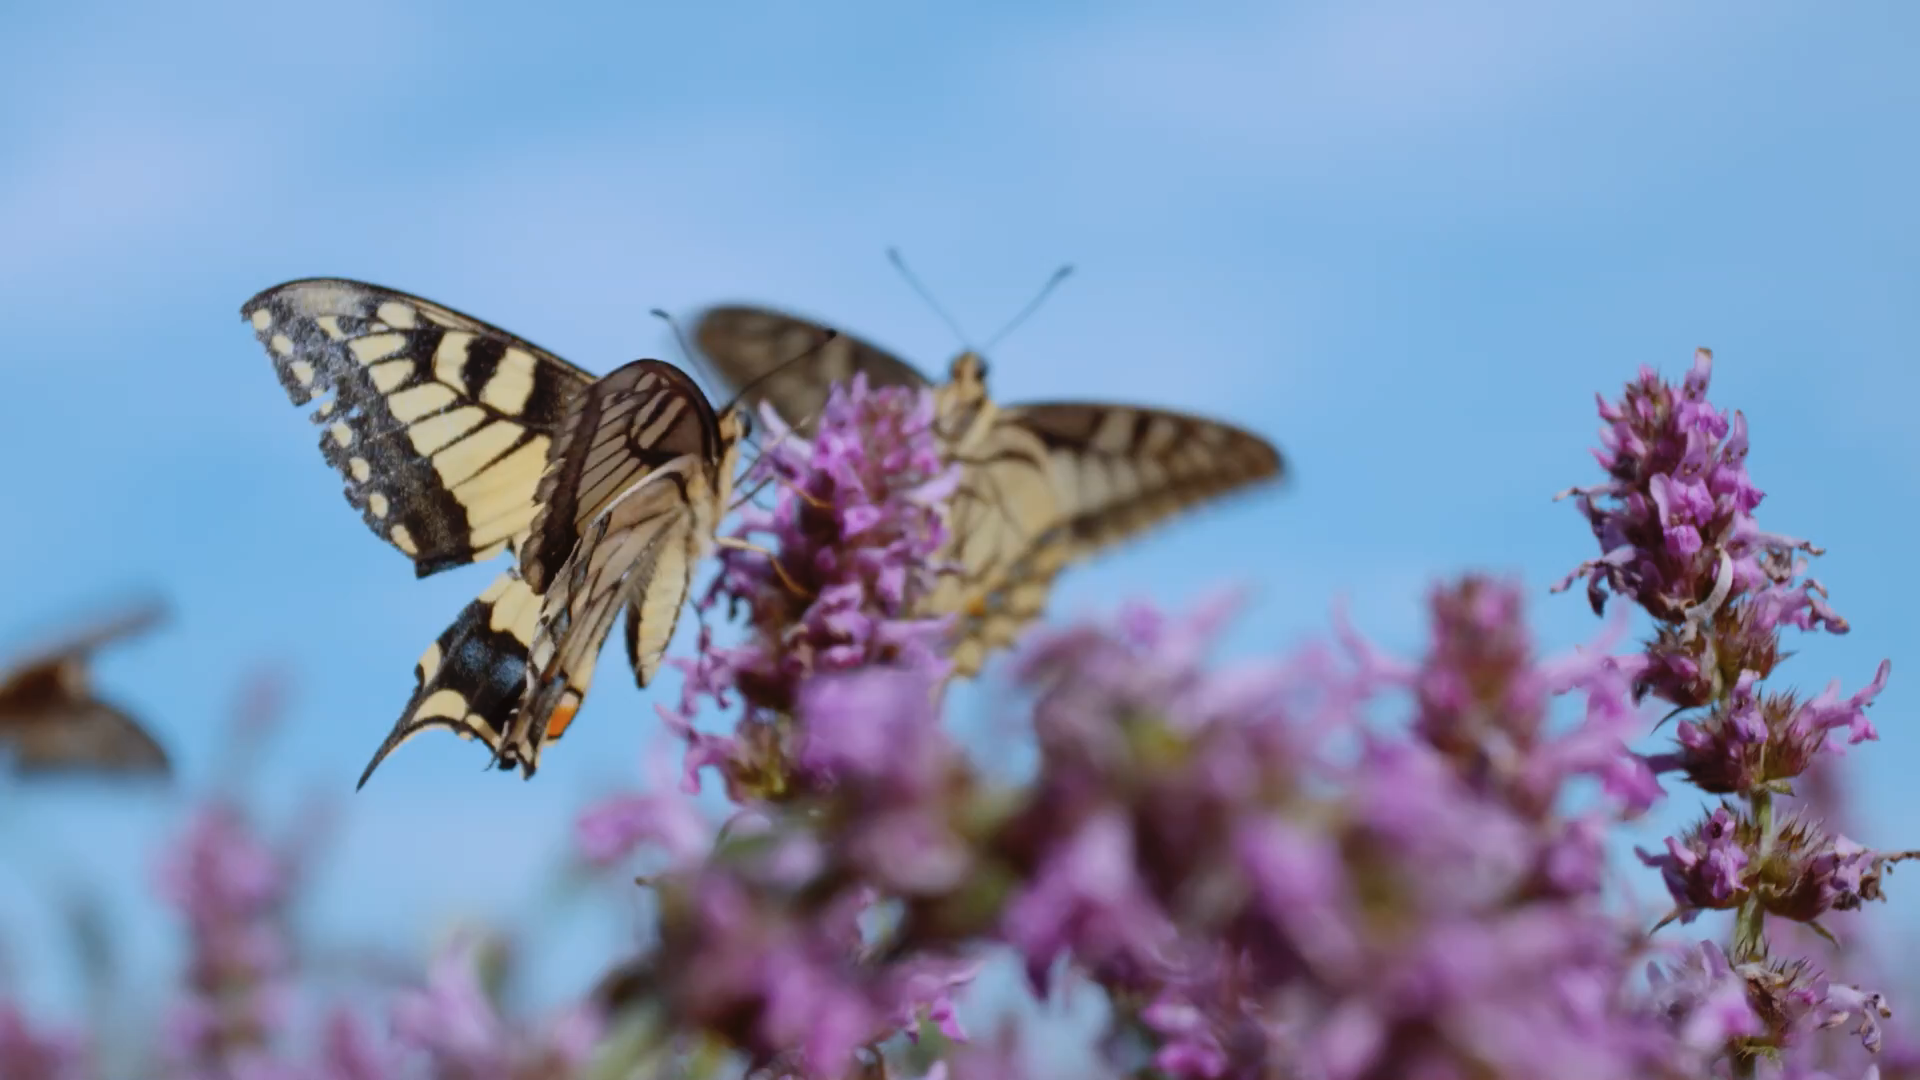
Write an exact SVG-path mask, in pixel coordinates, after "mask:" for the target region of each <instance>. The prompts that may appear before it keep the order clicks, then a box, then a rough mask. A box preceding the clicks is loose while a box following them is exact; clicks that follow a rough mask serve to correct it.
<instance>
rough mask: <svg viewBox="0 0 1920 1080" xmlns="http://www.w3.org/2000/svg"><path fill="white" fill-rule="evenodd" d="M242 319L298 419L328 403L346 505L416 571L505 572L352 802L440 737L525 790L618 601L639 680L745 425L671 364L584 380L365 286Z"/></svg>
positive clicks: (431, 672)
mask: <svg viewBox="0 0 1920 1080" xmlns="http://www.w3.org/2000/svg"><path fill="white" fill-rule="evenodd" d="M240 313H241V316H242V317H243V318H245V319H246V320H247V321H248V322H249V323H250V324H251V325H252V327H253V330H254V334H255V336H256V337H258V338H259V340H260V343H261V344H262V345H263V346H265V347H266V350H267V353H268V355H269V356H270V357H271V358H272V360H273V364H274V369H275V371H276V372H278V374H279V376H280V382H281V385H282V386H283V387H285V389H286V391H287V394H288V396H289V397H290V398H291V399H292V400H293V403H294V404H296V405H305V404H307V403H309V402H313V401H315V400H316V399H319V404H318V406H317V407H316V408H315V410H314V412H313V417H312V418H313V421H314V423H316V424H318V425H320V426H321V428H322V432H321V436H320V449H321V452H322V454H323V455H324V456H325V457H326V459H327V460H328V461H329V462H330V463H332V464H333V466H334V468H335V469H337V470H339V472H340V473H341V475H342V476H343V477H344V478H345V480H346V496H347V501H348V502H349V503H351V504H352V505H353V506H354V507H355V508H357V509H359V510H360V512H361V518H362V520H364V521H365V522H366V524H367V526H368V527H369V528H371V529H372V530H373V531H374V533H375V534H376V535H378V536H380V537H381V538H382V539H385V540H386V541H387V542H388V543H390V544H392V545H393V546H394V547H396V548H398V549H399V550H400V552H401V553H402V554H404V555H406V556H407V557H408V558H409V559H411V560H412V561H413V564H414V573H415V574H416V575H417V576H419V577H426V576H427V575H429V574H434V573H438V572H439V571H442V570H445V569H447V568H449V567H454V566H461V565H465V564H467V563H473V562H485V561H488V560H491V559H493V558H494V557H496V556H498V555H499V554H501V553H502V552H506V551H511V552H513V553H514V555H515V561H514V563H513V564H512V565H509V566H508V567H507V569H506V570H505V571H504V572H503V573H502V574H501V575H500V576H499V577H498V578H495V579H494V581H493V584H491V585H489V586H488V587H487V589H486V590H485V591H484V592H482V593H481V594H480V596H479V597H478V598H477V599H475V600H474V601H473V602H472V603H470V604H468V605H467V607H466V608H465V610H463V611H462V612H461V613H460V615H459V617H458V618H456V619H455V620H454V622H453V625H452V626H450V627H448V628H447V630H446V631H445V632H444V633H442V634H441V635H440V637H439V638H438V639H437V640H436V641H435V642H434V643H433V644H432V645H429V646H428V647H427V650H426V652H425V653H424V654H422V655H421V657H420V660H419V662H418V664H417V665H416V666H415V672H414V677H415V689H414V693H413V697H412V698H411V699H410V700H409V701H408V702H407V705H406V708H405V709H404V710H403V711H402V712H401V715H400V719H399V721H398V722H396V723H395V724H394V727H393V730H392V732H391V733H390V734H389V735H388V736H387V738H386V740H385V741H384V742H383V743H382V744H381V746H380V748H379V750H377V751H376V752H375V753H374V755H373V759H372V760H371V761H370V762H368V764H367V767H366V770H365V771H364V772H363V773H362V774H361V776H360V786H365V784H366V782H367V779H368V778H369V777H370V776H372V775H373V771H374V769H375V768H377V767H378V766H379V764H380V762H381V761H383V760H384V759H385V758H386V756H387V755H388V754H390V753H392V752H393V751H394V749H396V748H397V747H399V746H400V744H402V743H404V742H406V741H407V740H408V739H411V738H412V737H413V736H415V735H417V734H419V733H420V732H422V731H425V730H427V729H429V728H435V727H440V728H446V729H449V730H451V731H453V732H455V733H456V734H458V735H460V736H462V737H463V738H476V739H479V740H480V741H481V742H483V743H485V744H486V746H487V747H488V748H489V749H490V750H491V751H492V752H493V761H494V763H495V764H497V765H498V766H499V767H500V768H502V769H511V768H515V767H518V768H519V769H520V770H521V772H522V774H523V775H525V776H527V777H531V776H532V775H533V773H534V771H535V769H536V768H537V766H538V757H539V752H540V749H541V747H542V746H543V745H544V744H545V743H546V742H548V741H551V740H554V739H558V738H559V737H560V736H561V735H562V734H563V733H564V732H565V730H566V728H567V725H568V723H569V722H570V721H571V720H572V717H573V713H574V711H575V710H577V709H578V707H579V705H580V702H581V700H582V698H583V697H584V695H585V693H586V690H587V686H588V683H589V681H590V680H591V678H592V673H593V664H594V656H595V654H597V652H598V649H599V646H600V645H601V643H602V642H603V641H604V639H605V637H606V634H607V632H608V630H609V628H610V627H611V624H612V618H613V615H614V614H615V613H616V612H617V608H618V605H619V603H620V602H621V601H622V600H627V601H630V602H629V603H628V620H627V637H628V644H629V650H628V651H629V653H630V654H631V655H632V656H633V657H634V658H635V672H636V675H637V676H638V677H639V679H640V683H641V685H642V686H645V685H646V684H647V682H648V681H649V680H650V679H651V678H652V676H653V673H654V671H655V670H656V669H657V668H658V666H659V662H660V654H661V653H662V652H663V651H664V649H665V647H666V644H667V640H668V638H669V637H670V636H671V634H672V630H673V621H674V617H675V616H677V610H678V604H679V598H680V597H684V594H685V585H684V584H683V583H682V584H676V583H679V582H680V581H681V578H682V577H683V575H684V574H685V573H686V572H687V571H688V570H689V569H690V567H691V563H692V561H693V559H692V555H693V554H694V552H695V548H697V547H699V546H700V545H701V544H704V543H706V542H708V541H710V540H711V539H712V533H713V528H714V526H715V525H716V524H717V521H718V517H719V513H718V510H717V509H716V508H724V506H725V504H726V499H727V496H728V492H729V491H730V488H731V483H732V465H733V455H732V451H733V446H734V443H735V441H736V440H737V439H738V438H739V437H740V436H741V434H742V430H743V418H741V417H738V416H737V415H736V414H734V413H733V412H731V411H729V412H728V413H726V414H716V413H715V411H714V409H713V406H712V405H711V404H710V403H709V402H708V401H707V399H706V397H705V395H704V394H702V393H701V392H700V389H699V387H698V386H696V385H695V384H694V383H693V382H692V380H691V379H689V378H687V377H686V375H685V374H683V373H681V372H680V371H679V370H678V369H676V368H674V367H673V366H672V365H670V364H666V363H664V362H662V361H658V360H642V361H637V362H635V363H634V364H629V365H627V366H626V367H624V368H621V369H620V370H619V371H617V372H615V373H613V374H612V375H609V376H607V378H606V379H604V380H596V379H595V378H594V376H593V375H591V374H589V373H588V372H586V371H584V370H582V369H581V368H578V367H575V366H574V365H572V364H570V363H568V362H566V361H565V360H562V359H561V358H559V357H558V356H556V355H554V354H553V353H551V352H548V351H547V350H545V349H542V348H540V347H539V346H537V345H534V344H532V343H531V342H528V341H526V340H525V339H523V338H520V337H517V336H515V335H513V334H511V333H508V332H507V331H505V330H502V329H500V328H498V327H495V326H490V325H488V324H486V323H484V322H481V321H480V320H478V319H475V318H473V317H471V316H468V315H464V314H461V313H460V312H457V311H454V310H453V309H451V308H448V307H444V306H441V305H439V304H435V303H432V302H431V301H428V300H423V299H421V298H419V297H417V296H410V295H408V294H406V293H401V292H396V291H394V290H392V289H387V288H383V287H381V286H378V285H370V284H366V283H364V282H358V281H346V280H339V279H330V278H313V279H307V280H301V281H293V282H288V283H287V284H284V285H278V286H275V287H274V288H271V289H268V290H266V291H265V292H263V293H261V294H260V295H258V296H256V297H254V298H253V299H251V300H249V301H247V302H246V304H245V305H243V306H242V307H241V309H240ZM621 485H624V486H621ZM669 495H671V496H672V498H671V499H669V497H668V496H669ZM549 502H552V503H553V508H552V509H551V510H549V508H548V507H547V503H549ZM576 546H577V547H579V548H580V550H581V556H580V558H579V559H578V560H577V561H574V560H572V558H571V557H572V556H573V555H574V553H575V548H576ZM636 560H637V561H636ZM550 586H553V587H557V590H558V591H556V592H555V593H554V595H553V596H552V597H547V596H545V595H544V594H545V593H546V592H547V591H548V590H549V587H550ZM669 598H672V606H671V607H669V606H668V600H669ZM530 689H531V691H532V693H531V695H530V694H529V691H530Z"/></svg>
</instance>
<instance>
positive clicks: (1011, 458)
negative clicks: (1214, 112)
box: [694, 256, 1284, 675]
mask: <svg viewBox="0 0 1920 1080" xmlns="http://www.w3.org/2000/svg"><path fill="white" fill-rule="evenodd" d="M895 262H896V264H898V257H897V256H896V257H895ZM901 269H902V271H903V272H904V271H905V267H904V265H903V264H901ZM1065 275H1066V271H1065V270H1063V271H1061V272H1060V273H1059V274H1056V275H1055V277H1054V279H1053V281H1051V282H1049V283H1048V288H1049V289H1051V288H1052V286H1053V285H1054V284H1057V283H1058V282H1059V281H1060V280H1061V279H1062V278H1064V277H1065ZM908 278H909V281H912V278H911V275H908ZM914 285H915V287H916V288H918V287H919V286H918V283H917V282H914ZM923 295H924V290H923ZM1041 296H1042V297H1044V296H1045V292H1044V291H1043V292H1042V294H1041ZM1038 302H1039V301H1038V299H1036V300H1035V301H1034V302H1033V303H1031V304H1029V305H1028V306H1027V309H1026V311H1024V312H1022V314H1021V316H1020V318H1024V317H1025V316H1026V314H1028V313H1031V311H1032V310H1033V309H1034V308H1035V307H1036V306H1037V305H1038ZM935 306H936V310H937V307H938V306H937V305H935ZM1020 318H1016V319H1015V320H1014V323H1016V324H1017V323H1018V322H1019V321H1020ZM820 332H821V328H820V326H819V325H818V324H816V323H814V322H813V321H811V320H809V319H805V318H802V317H799V316H796V315H790V314H785V313H782V312H779V311H774V310H771V309H767V308H762V307H750V306H739V305H727V306H719V307H713V308H709V309H707V310H706V311H705V312H703V313H702V315H701V316H700V318H699V320H698V322H697V323H696V327H695V330H694V340H695V341H696V343H697V345H698V347H699V349H700V350H701V352H703V353H705V354H706V356H707V357H708V358H709V359H710V360H711V362H712V364H713V366H714V367H715V369H716V370H717V371H718V373H719V375H720V378H721V379H723V380H724V381H726V382H728V383H730V384H731V385H733V386H734V387H735V388H748V387H750V388H751V389H748V390H745V391H744V392H742V393H741V404H742V406H757V405H758V404H759V403H761V402H765V403H766V404H768V405H770V406H771V407H772V408H773V409H774V411H775V412H776V413H778V414H779V415H780V417H781V418H782V419H783V420H785V421H786V422H787V423H789V424H792V425H794V426H795V427H796V429H797V430H799V431H803V432H804V431H807V430H809V429H810V427H811V425H812V424H813V423H814V421H815V420H816V419H817V417H818V416H819V414H820V410H821V408H822V407H823V406H824V405H825V403H826V399H827V391H828V389H829V387H831V386H832V385H833V384H835V383H838V382H842V381H844V380H846V379H849V378H851V377H852V376H853V374H854V373H855V372H864V373H865V374H866V377H867V382H868V384H869V385H870V386H875V387H881V386H906V387H926V386H929V385H930V381H929V380H928V379H927V377H926V376H925V375H923V374H921V373H920V372H919V371H918V370H917V369H915V368H914V367H913V366H912V365H910V364H908V363H907V362H906V361H904V360H901V359H900V358H898V357H897V356H894V355H893V354H892V353H890V352H887V351H886V350H884V349H881V348H880V347H878V346H876V345H872V344H869V343H867V342H865V341H861V340H860V339H858V338H855V337H852V336H850V335H840V336H838V337H837V338H836V339H835V340H833V341H831V342H829V343H828V344H826V345H824V346H822V347H820V349H819V350H818V352H817V353H816V354H815V355H814V356H813V357H812V358H810V359H809V360H808V362H807V363H805V364H792V365H789V366H786V367H784V368H781V369H779V370H775V368H776V364H778V362H779V361H780V360H783V359H786V358H790V357H792V356H794V355H795V352H796V349H797V346H798V345H799V343H800V342H802V341H805V340H809V339H811V338H813V337H815V336H817V335H818V334H819V333H820ZM1002 333H1003V334H1004V331H1003V332H1002ZM963 336H964V335H963ZM986 376H987V362H986V360H985V359H984V358H983V357H982V356H981V355H980V354H979V353H978V352H976V351H973V350H971V349H969V350H967V351H965V352H963V353H961V354H960V355H959V356H957V357H955V358H954V360H953V361H952V363H951V365H950V366H949V369H948V375H947V382H946V383H945V384H944V385H942V386H940V387H938V388H937V389H936V390H935V417H936V419H935V428H936V432H937V434H938V435H939V437H940V439H941V441H942V442H943V444H944V445H945V447H946V453H947V455H948V457H949V459H950V460H953V461H956V462H959V463H960V464H961V466H962V468H963V474H962V479H961V483H960V487H959V490H958V491H957V492H956V493H955V495H954V498H953V501H952V503H951V504H950V512H949V519H948V526H949V539H948V542H947V547H946V549H945V550H944V551H943V552H942V553H941V554H940V555H939V556H937V558H939V559H941V560H942V561H943V562H945V563H948V564H950V565H957V567H958V569H957V570H955V571H950V572H946V573H943V574H942V576H941V577H940V578H939V579H938V583H937V585H936V586H935V588H934V589H933V590H932V591H931V592H930V593H929V594H928V595H927V596H926V598H925V599H924V601H923V602H922V603H921V604H920V606H919V609H918V610H917V611H916V612H915V613H916V614H923V615H946V614H951V615H957V616H959V620H958V623H957V626H956V630H955V638H954V647H953V654H952V662H953V666H954V671H955V674H958V675H971V674H973V673H975V672H977V671H978V670H979V669H980V666H981V665H982V664H983V663H984V662H985V660H986V657H987V655H988V654H989V653H990V652H991V651H992V650H994V649H997V648H1000V647H1003V646H1006V645H1009V644H1011V643H1012V642H1013V641H1014V640H1015V638H1016V637H1017V636H1018V634H1019V632H1020V631H1021V630H1022V629H1023V628H1024V627H1025V626H1026V625H1027V624H1028V623H1030V622H1031V621H1033V620H1034V619H1036V618H1038V617H1039V615H1040V614H1041V612H1042V611H1043V610H1044V609H1045V606H1046V602H1047V598H1048V595H1049V594H1050V592H1051V589H1052V584H1053V579H1054V577H1055V576H1057V575H1058V574H1059V572H1060V570H1061V569H1062V568H1063V567H1064V566H1066V565H1067V564H1068V563H1071V562H1074V561H1077V560H1080V559H1083V558H1085V557H1087V556H1088V555H1090V554H1092V553H1094V552H1096V551H1098V550H1100V549H1102V548H1104V547H1106V546H1108V545H1110V544H1113V543H1115V542H1117V541H1120V540H1124V539H1127V538H1129V537H1132V536H1134V535H1136V534H1138V533H1140V532H1141V531H1143V530H1145V529H1146V528H1148V527H1149V526H1151V525H1154V524H1156V523H1158V522H1160V521H1163V520H1165V519H1166V518H1168V517H1171V516H1173V515H1174V514H1176V513H1178V512H1180V511H1182V510H1185V509H1187V508H1190V507H1192V506H1195V505H1197V504H1199V503H1202V502H1205V501H1208V500H1211V499H1215V498H1218V497H1220V496H1222V495H1225V494H1227V493H1229V492H1234V491H1238V490H1241V489H1244V488H1248V487H1251V486H1253V485H1255V484H1258V483H1262V482H1267V481H1272V480H1276V479H1278V478H1279V477H1280V475H1281V474H1282V472H1283V469H1284V466H1283V464H1282V460H1281V456H1280V452H1279V451H1278V450H1276V449H1275V448H1274V447H1273V445H1272V444H1271V443H1269V442H1268V441H1267V440H1265V439H1262V438H1260V437H1259V436H1257V435H1254V434H1252V433H1250V432H1247V431H1244V430H1242V429H1240V428H1238V427H1234V426H1232V425H1229V424H1225V423H1222V422H1220V421H1216V420H1207V419H1203V418H1201V417H1196V416H1189V415H1186V414H1184V413H1177V412H1172V411H1169V410H1165V409H1152V408H1145V407H1142V406H1135V405H1120V404H1108V403H1092V402H1046V403H1036V404H1027V405H1015V406H1008V407H1004V408H1003V407H1000V406H998V405H996V404H995V403H994V402H993V401H992V400H991V399H990V398H989V397H988V396H987V388H986Z"/></svg>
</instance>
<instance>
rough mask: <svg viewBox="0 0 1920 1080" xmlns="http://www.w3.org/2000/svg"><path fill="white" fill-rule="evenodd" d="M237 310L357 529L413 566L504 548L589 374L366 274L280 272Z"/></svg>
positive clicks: (440, 565) (525, 514) (476, 557)
mask: <svg viewBox="0 0 1920 1080" xmlns="http://www.w3.org/2000/svg"><path fill="white" fill-rule="evenodd" d="M240 311H241V315H242V317H243V318H245V319H247V320H248V322H249V323H250V324H251V325H252V327H253V330H254V335H255V336H256V337H257V338H259V340H260V343H261V345H262V346H264V347H265V348H266V350H267V353H268V355H269V356H270V357H271V358H272V360H273V365H274V370H275V371H276V372H277V373H278V374H279V376H280V382H281V384H282V385H283V386H284V387H285V389H286V391H287V395H288V397H289V398H291V399H292V400H293V403H294V404H296V405H304V404H307V403H309V402H312V401H315V400H316V399H317V400H318V401H319V405H318V406H317V408H316V410H315V412H314V413H313V420H314V422H315V423H316V424H318V425H320V427H321V436H320V447H321V450H322V452H323V453H324V454H325V456H326V459H327V460H328V461H329V462H331V463H332V464H333V466H334V467H335V468H336V469H338V470H339V472H340V474H341V475H342V477H344V478H345V480H346V496H347V500H348V501H349V502H351V503H352V504H353V505H354V506H355V507H357V508H358V509H359V510H360V512H361V517H362V519H363V520H364V521H365V522H366V524H367V527H368V528H370V529H372V530H373V531H374V533H375V534H376V535H378V536H380V537H381V538H382V539H384V540H386V541H387V542H388V543H391V544H392V545H393V546H394V547H396V548H398V549H399V550H400V551H401V552H402V553H403V554H405V555H406V556H407V557H408V558H410V559H412V560H413V563H414V571H415V573H416V574H418V575H419V576H421V577H425V576H427V575H428V574H433V573H436V572H438V571H441V570H445V569H447V568H449V567H453V566H459V565H463V564H465V563H470V562H479V561H484V560H486V559H489V558H492V557H493V556H494V555H496V554H498V553H499V552H500V551H502V550H503V549H504V548H505V547H506V546H507V545H508V544H509V543H510V542H511V541H512V540H513V539H514V538H515V537H516V536H517V535H518V534H520V533H521V532H523V531H524V530H525V529H526V527H527V525H528V523H529V522H531V521H532V519H533V514H534V494H535V489H536V487H537V485H538V484H539V480H540V474H541V471H542V469H543V468H544V467H545V464H546V458H547V444H548V442H549V440H550V438H551V436H552V433H553V431H554V429H555V428H556V426H557V425H558V423H559V421H560V418H561V416H562V414H563V412H564V410H565V408H566V405H567V402H568V400H569V399H570V398H572V397H574V396H577V394H578V393H579V392H580V391H581V390H583V389H584V388H585V387H586V386H587V385H588V384H590V383H591V382H592V378H593V377H592V376H591V375H589V374H588V373H586V372H585V371H582V370H581V369H579V368H577V367H574V366H573V365H572V364H569V363H567V362H566V361H564V360H562V359H560V358H559V357H557V356H555V355H553V354H552V353H550V352H547V351H546V350H544V349H541V348H540V347H539V346H536V345H533V344H531V343H530V342H527V341H525V340H522V339H521V338H518V337H516V336H514V335H512V334H510V333H508V332H506V331H504V330H501V329H499V328H497V327H494V326H489V325H488V324H486V323H483V322H481V321H479V320H478V319H474V318H472V317H471V316H468V315H464V314H461V313H460V312H457V311H454V310H452V309H451V308H447V307H443V306H441V305H439V304H435V303H432V302H430V301H427V300H423V299H421V298H419V297H416V296H410V295H407V294H406V293H401V292H396V291H394V290H392V289H386V288H382V287H380V286H377V285H369V284H366V283H363V282H357V281H346V280H340V279H330V278H314V279H307V280H301V281H293V282H288V283H286V284H284V285H279V286H276V287H274V288H271V289H268V290H266V291H265V292H262V293H260V294H259V295H258V296H255V297H254V298H253V299H251V300H249V301H247V302H246V304H244V305H243V306H242V307H241V309H240Z"/></svg>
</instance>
